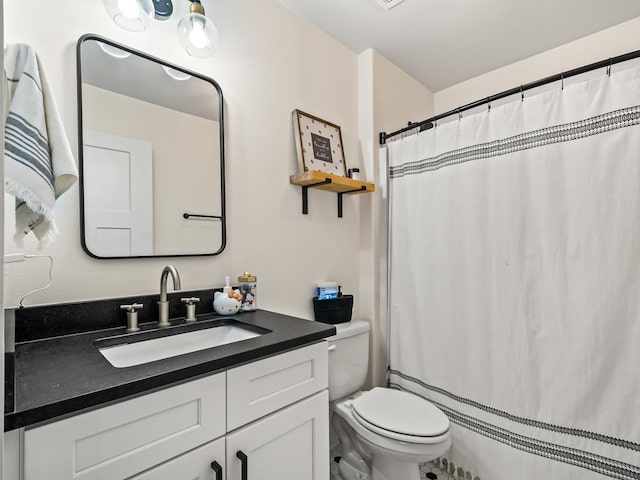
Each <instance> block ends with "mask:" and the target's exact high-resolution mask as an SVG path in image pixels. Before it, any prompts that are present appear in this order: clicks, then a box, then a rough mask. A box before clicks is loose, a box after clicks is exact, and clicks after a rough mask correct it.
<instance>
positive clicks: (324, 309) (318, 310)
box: [313, 295, 353, 325]
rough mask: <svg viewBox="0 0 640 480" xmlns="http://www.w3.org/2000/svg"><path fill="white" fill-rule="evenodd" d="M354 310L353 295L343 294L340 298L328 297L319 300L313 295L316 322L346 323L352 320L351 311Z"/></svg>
mask: <svg viewBox="0 0 640 480" xmlns="http://www.w3.org/2000/svg"><path fill="white" fill-rule="evenodd" d="M352 311H353V295H343V296H341V297H338V298H328V299H326V300H319V299H318V297H313V313H314V315H315V317H316V322H322V323H329V324H331V325H334V324H336V323H345V322H350V321H351V313H352Z"/></svg>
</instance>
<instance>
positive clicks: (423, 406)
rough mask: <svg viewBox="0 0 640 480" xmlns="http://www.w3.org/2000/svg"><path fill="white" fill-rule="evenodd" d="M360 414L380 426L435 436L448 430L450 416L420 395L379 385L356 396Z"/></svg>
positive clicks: (418, 435)
mask: <svg viewBox="0 0 640 480" xmlns="http://www.w3.org/2000/svg"><path fill="white" fill-rule="evenodd" d="M352 408H353V410H354V411H355V413H356V414H357V416H356V418H357V417H360V418H362V419H363V420H365V421H366V422H369V423H371V424H372V425H375V426H376V427H378V428H381V429H383V430H387V431H390V432H395V433H400V434H403V435H413V436H416V437H435V436H438V435H442V434H443V433H445V432H447V431H448V430H449V419H448V418H447V416H446V415H445V414H444V413H443V412H442V411H441V410H440V409H438V408H437V407H436V406H435V405H432V404H431V403H429V402H428V401H427V400H425V399H424V398H421V397H419V396H417V395H414V394H411V393H408V392H402V391H400V390H391V389H389V388H380V387H376V388H374V389H372V390H369V391H368V392H365V393H363V394H362V395H360V396H359V397H357V398H355V399H354V400H353V403H352Z"/></svg>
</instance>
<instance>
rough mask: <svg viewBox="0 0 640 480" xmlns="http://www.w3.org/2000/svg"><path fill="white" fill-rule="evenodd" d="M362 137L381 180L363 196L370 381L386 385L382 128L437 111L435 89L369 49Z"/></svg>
mask: <svg viewBox="0 0 640 480" xmlns="http://www.w3.org/2000/svg"><path fill="white" fill-rule="evenodd" d="M358 66H359V84H360V87H359V89H360V91H359V94H360V140H361V148H362V158H363V160H364V161H363V173H364V177H365V179H366V180H368V181H373V182H375V183H376V185H377V192H376V193H375V194H374V195H370V196H368V198H366V199H363V200H362V204H361V205H362V212H361V225H360V292H361V313H362V315H363V316H364V317H366V318H368V319H371V323H372V325H373V328H372V332H371V353H370V362H369V364H370V369H369V379H368V382H369V384H370V385H382V384H384V381H385V368H386V334H385V332H386V290H385V286H386V238H387V233H386V217H385V215H386V208H387V207H386V189H385V179H386V173H384V172H383V171H382V170H381V167H384V165H381V162H380V159H379V156H378V155H379V150H380V149H379V145H378V134H379V132H381V131H387V132H390V131H393V130H396V129H398V128H400V127H401V126H402V125H404V124H406V122H407V121H408V120H412V121H417V120H421V119H424V118H427V117H429V116H431V115H432V114H433V94H432V93H431V92H430V91H429V90H428V89H427V88H426V87H425V86H424V85H422V84H421V83H419V82H418V81H416V80H415V79H414V78H412V77H411V76H409V75H408V74H407V73H406V72H404V71H403V70H401V69H400V68H398V67H397V66H396V65H394V64H393V63H391V62H390V61H389V60H387V59H386V58H385V57H383V56H382V55H380V54H379V53H377V52H375V51H374V50H367V51H365V52H363V53H362V54H360V55H359V58H358Z"/></svg>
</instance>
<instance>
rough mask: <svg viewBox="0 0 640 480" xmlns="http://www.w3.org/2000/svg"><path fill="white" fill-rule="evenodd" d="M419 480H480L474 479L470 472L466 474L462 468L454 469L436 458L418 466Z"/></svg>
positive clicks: (445, 460) (442, 459) (448, 463)
mask: <svg viewBox="0 0 640 480" xmlns="http://www.w3.org/2000/svg"><path fill="white" fill-rule="evenodd" d="M420 479H421V480H427V479H428V480H434V479H438V480H462V479H464V480H480V477H474V476H473V475H472V474H471V472H466V471H465V470H464V469H463V468H460V467H456V466H455V465H454V464H453V463H451V462H449V461H448V460H447V459H446V458H436V459H435V460H433V461H431V462H427V463H423V464H422V465H420Z"/></svg>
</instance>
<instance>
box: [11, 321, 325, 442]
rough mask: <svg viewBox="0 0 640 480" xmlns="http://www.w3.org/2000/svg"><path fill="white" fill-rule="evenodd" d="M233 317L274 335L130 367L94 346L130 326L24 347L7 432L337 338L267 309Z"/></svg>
mask: <svg viewBox="0 0 640 480" xmlns="http://www.w3.org/2000/svg"><path fill="white" fill-rule="evenodd" d="M218 318H222V317H219V316H217V315H216V314H215V313H204V314H201V315H198V320H199V321H208V320H212V319H218ZM233 319H234V320H238V321H240V322H243V323H247V324H249V325H253V326H256V327H260V328H264V329H267V330H270V333H266V334H264V335H261V336H259V337H255V338H251V339H248V340H243V341H241V342H237V343H231V344H228V345H223V346H219V347H215V348H210V349H207V350H201V351H198V352H193V353H189V354H185V355H180V356H176V357H172V358H167V359H163V360H158V361H155V362H151V363H147V364H143V365H137V366H133V367H127V368H116V367H113V366H112V365H111V364H110V363H109V362H108V361H107V360H106V359H105V358H104V357H103V356H102V354H101V353H100V352H99V351H98V348H97V347H96V346H95V345H94V341H96V340H98V339H102V338H105V337H109V336H113V335H119V334H124V333H125V331H124V327H118V328H110V329H103V330H97V331H91V332H85V333H75V334H69V335H65V336H59V337H52V338H45V339H36V340H30V341H24V342H19V343H16V346H15V355H14V358H13V362H14V378H15V388H14V391H13V400H14V405H13V410H12V411H9V412H6V413H5V431H8V430H13V429H16V428H20V427H25V426H29V425H33V424H36V423H39V422H43V421H46V420H51V419H53V418H55V417H59V416H64V415H69V414H73V413H75V412H79V411H81V410H84V409H87V408H92V407H97V406H100V405H103V404H107V403H109V402H113V401H116V400H121V399H124V398H126V397H130V396H135V395H140V394H143V393H146V392H149V391H152V390H154V389H158V388H161V387H165V386H168V385H170V384H174V383H178V382H183V381H186V380H189V379H192V378H195V377H198V376H202V375H206V374H211V373H214V372H218V371H222V370H226V369H228V368H230V367H233V366H236V365H239V364H242V363H246V362H250V361H253V360H257V359H260V358H263V357H267V356H270V355H274V354H277V353H281V352H284V351H286V350H289V349H292V348H296V347H300V346H303V345H307V344H311V343H314V342H317V341H319V340H321V339H323V338H326V337H329V336H331V335H333V334H334V333H335V328H334V327H333V325H327V324H324V323H318V322H313V321H307V320H303V319H299V318H295V317H290V316H287V315H281V314H278V313H273V312H267V311H262V310H258V311H256V312H244V313H241V314H238V315H235V316H234V317H233ZM182 322H183V321H182V320H178V321H176V322H175V323H182ZM150 327H151V326H150V325H149V326H148V327H147V328H150Z"/></svg>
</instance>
